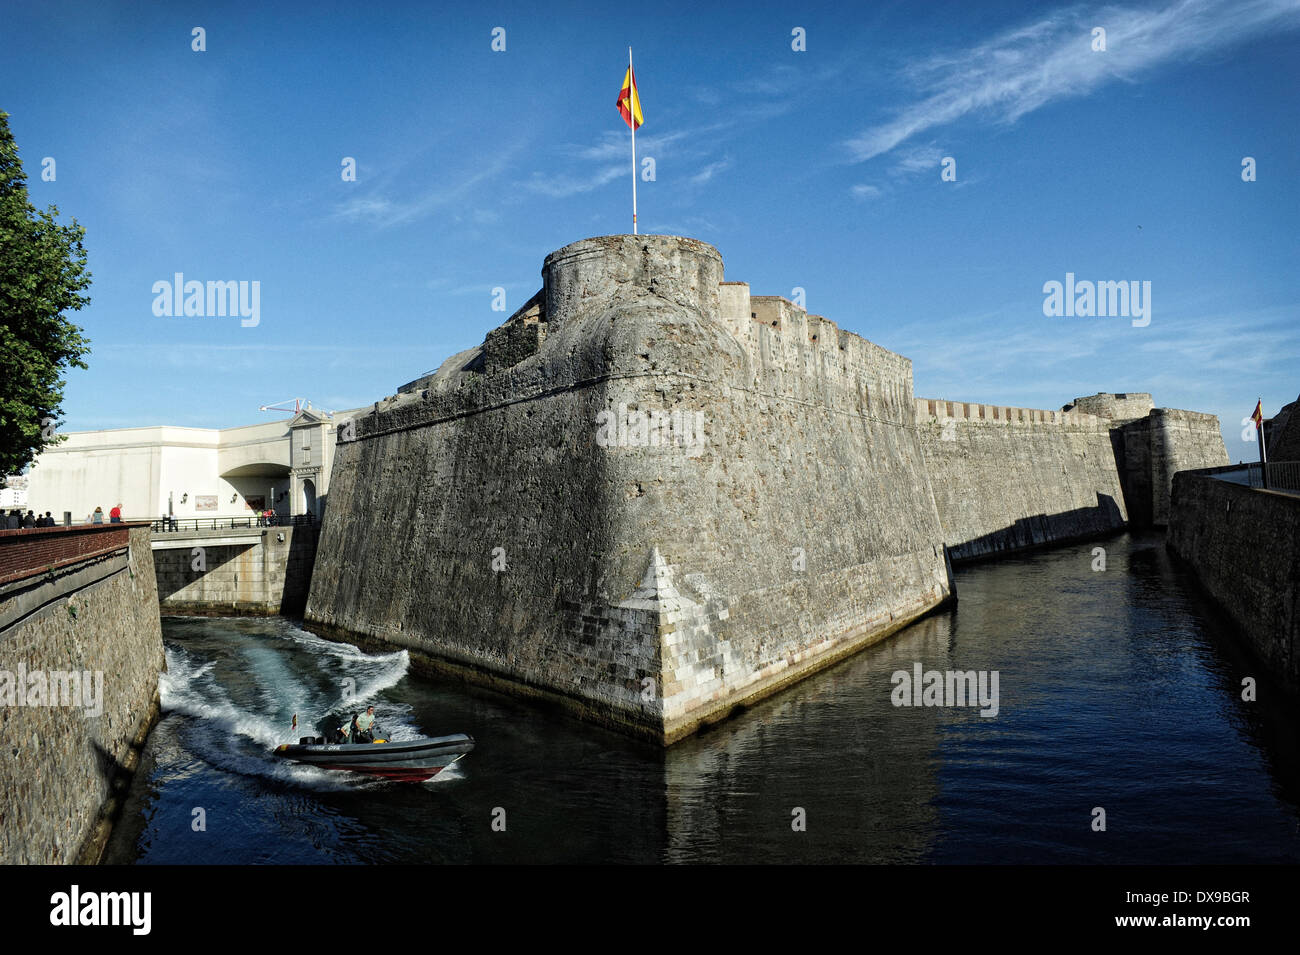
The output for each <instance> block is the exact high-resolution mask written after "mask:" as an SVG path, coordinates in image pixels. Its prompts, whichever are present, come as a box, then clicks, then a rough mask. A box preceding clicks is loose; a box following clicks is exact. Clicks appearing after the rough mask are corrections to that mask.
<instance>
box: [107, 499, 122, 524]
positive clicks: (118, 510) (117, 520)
mask: <svg viewBox="0 0 1300 955" xmlns="http://www.w3.org/2000/svg"><path fill="white" fill-rule="evenodd" d="M108 522H109V523H110V524H121V523H122V505H121V504H116V505H114V507H113V509H112V510H111V511H109V512H108Z"/></svg>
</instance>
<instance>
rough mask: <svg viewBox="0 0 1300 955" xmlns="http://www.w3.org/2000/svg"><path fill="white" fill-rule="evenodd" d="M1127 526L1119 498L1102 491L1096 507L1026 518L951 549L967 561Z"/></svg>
mask: <svg viewBox="0 0 1300 955" xmlns="http://www.w3.org/2000/svg"><path fill="white" fill-rule="evenodd" d="M1123 526H1124V515H1123V514H1122V513H1121V511H1120V509H1119V505H1118V504H1117V503H1116V502H1115V499H1114V498H1113V497H1111V496H1110V495H1109V494H1102V493H1101V492H1100V491H1098V492H1097V503H1096V505H1095V506H1093V507H1076V508H1073V509H1071V510H1068V511H1059V512H1057V513H1055V514H1048V513H1042V514H1035V515H1033V516H1032V517H1022V518H1019V519H1017V520H1016V521H1015V523H1013V524H1010V525H1008V526H1007V527H1004V528H1001V529H999V530H996V531H990V532H989V533H987V534H981V535H980V536H979V537H973V538H971V539H970V540H968V541H963V542H962V543H960V544H957V545H956V546H954V547H950V548H949V549H948V550H949V553H950V554H951V556H952V559H953V560H954V561H967V560H974V559H979V558H984V557H991V556H995V555H999V554H1005V553H1010V552H1013V551H1020V550H1026V549H1029V548H1033V547H1040V546H1042V545H1044V544H1051V543H1060V542H1065V541H1071V540H1081V539H1083V538H1087V537H1095V536H1098V535H1101V534H1110V533H1117V532H1119V531H1120V530H1122V529H1123ZM959 596H960V595H959Z"/></svg>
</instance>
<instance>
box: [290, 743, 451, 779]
mask: <svg viewBox="0 0 1300 955" xmlns="http://www.w3.org/2000/svg"><path fill="white" fill-rule="evenodd" d="M473 749H474V737H472V736H469V735H467V734H465V733H454V734H452V735H451V736H434V737H428V736H423V737H420V738H419V739H405V740H399V741H397V742H391V743H390V742H387V741H385V740H376V741H375V742H373V743H326V742H325V741H324V740H323V739H322V738H321V737H319V736H318V737H311V736H304V737H303V738H302V739H301V740H299V741H298V743H297V744H293V743H284V744H282V745H280V746H277V747H276V748H275V755H277V756H279V757H281V758H283V759H291V760H293V761H294V762H298V763H306V764H307V765H309V766H318V767H320V768H321V769H346V770H349V771H350V772H354V773H365V774H367V775H369V776H380V777H382V778H384V779H393V780H397V781H399V782H411V783H422V782H424V781H425V780H426V779H432V778H433V777H434V776H436V775H437V774H438V773H440V772H442V770H444V769H446V768H447V767H448V766H450V765H451V764H452V763H454V762H456V760H458V759H460V758H461V757H462V756H464V755H466V754H467V753H469V752H471V751H472V750H473Z"/></svg>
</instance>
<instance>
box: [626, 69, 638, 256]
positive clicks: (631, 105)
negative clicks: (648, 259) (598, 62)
mask: <svg viewBox="0 0 1300 955" xmlns="http://www.w3.org/2000/svg"><path fill="white" fill-rule="evenodd" d="M627 72H628V75H629V76H631V78H632V80H631V83H632V89H631V92H630V93H629V95H628V103H627V105H628V112H630V113H631V114H632V122H630V123H629V124H628V125H629V126H631V127H632V234H633V235H637V234H638V233H637V228H636V103H637V99H638V97H637V91H636V74H635V73H633V72H632V48H631V47H630V46H629V47H628V48H627Z"/></svg>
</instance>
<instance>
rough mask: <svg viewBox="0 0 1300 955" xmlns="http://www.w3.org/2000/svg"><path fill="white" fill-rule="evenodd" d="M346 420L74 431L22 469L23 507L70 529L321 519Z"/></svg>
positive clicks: (313, 417)
mask: <svg viewBox="0 0 1300 955" xmlns="http://www.w3.org/2000/svg"><path fill="white" fill-rule="evenodd" d="M351 416H352V414H351V413H349V412H339V413H335V414H333V415H331V414H329V413H327V412H323V411H315V410H312V409H310V408H306V409H304V410H302V411H300V412H298V413H297V414H295V415H294V416H293V417H292V418H288V419H284V420H281V421H273V422H269V423H267V424H254V425H246V426H244V427H241V428H221V429H212V428H178V427H170V426H168V425H161V426H158V427H150V428H120V429H114V430H110V431H73V432H69V433H67V439H66V440H65V441H63V442H62V443H60V444H58V445H55V446H54V447H50V448H47V449H45V450H44V451H42V452H41V453H40V454H39V455H38V456H37V458H36V460H35V461H34V462H33V463H32V466H31V467H30V468H29V469H28V471H27V475H26V477H27V505H26V506H27V507H30V508H31V509H32V510H34V511H36V512H37V513H40V514H43V513H45V512H46V511H50V512H51V513H52V514H53V515H54V517H55V518H56V520H58V521H59V522H60V523H62V520H63V512H64V511H71V512H72V520H73V522H74V523H79V522H82V521H85V520H87V519H88V517H89V515H90V514H91V513H92V512H93V511H94V510H95V508H96V507H101V508H103V510H104V515H105V517H104V520H105V521H107V520H108V516H107V515H108V512H109V511H110V510H111V509H112V508H113V506H114V505H116V504H120V505H122V516H123V518H124V519H126V520H156V519H158V518H159V517H161V516H163V515H168V514H169V515H171V516H174V517H177V518H189V517H216V518H221V517H249V516H252V515H254V514H256V513H257V512H258V511H260V510H264V509H265V508H266V507H268V506H270V507H273V508H274V509H275V512H276V514H277V515H279V516H280V517H282V518H283V517H288V516H290V515H296V514H308V513H310V514H313V515H314V516H316V517H318V518H319V517H320V516H321V512H322V506H323V503H324V500H325V496H326V495H327V494H328V493H329V474H330V467H331V466H332V465H333V463H334V444H335V429H336V427H337V426H338V425H339V424H340V423H341V422H343V421H346V420H347V419H348V418H350V417H351Z"/></svg>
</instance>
